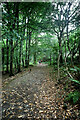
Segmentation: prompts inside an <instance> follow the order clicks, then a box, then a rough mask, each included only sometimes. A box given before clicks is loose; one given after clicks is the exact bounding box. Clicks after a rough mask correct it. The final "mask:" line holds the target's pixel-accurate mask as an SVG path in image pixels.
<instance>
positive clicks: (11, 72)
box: [10, 39, 13, 76]
mask: <svg viewBox="0 0 80 120" xmlns="http://www.w3.org/2000/svg"><path fill="white" fill-rule="evenodd" d="M12 48H13V40H12V39H11V40H10V76H12V75H13V51H12Z"/></svg>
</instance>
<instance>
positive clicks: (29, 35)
mask: <svg viewBox="0 0 80 120" xmlns="http://www.w3.org/2000/svg"><path fill="white" fill-rule="evenodd" d="M30 43H31V31H30V29H29V45H28V66H29V62H30Z"/></svg>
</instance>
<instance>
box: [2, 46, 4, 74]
mask: <svg viewBox="0 0 80 120" xmlns="http://www.w3.org/2000/svg"><path fill="white" fill-rule="evenodd" d="M2 71H3V73H4V48H3V47H2Z"/></svg>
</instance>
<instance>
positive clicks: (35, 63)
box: [34, 52, 36, 64]
mask: <svg viewBox="0 0 80 120" xmlns="http://www.w3.org/2000/svg"><path fill="white" fill-rule="evenodd" d="M34 64H36V52H34Z"/></svg>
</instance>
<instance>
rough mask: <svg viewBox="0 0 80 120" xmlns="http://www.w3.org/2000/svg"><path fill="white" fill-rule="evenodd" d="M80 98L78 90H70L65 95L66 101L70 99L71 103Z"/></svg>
mask: <svg viewBox="0 0 80 120" xmlns="http://www.w3.org/2000/svg"><path fill="white" fill-rule="evenodd" d="M79 98H80V92H79V91H74V92H70V93H69V94H68V96H67V97H66V99H65V100H66V101H72V102H73V104H75V103H77V102H78V100H79Z"/></svg>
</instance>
